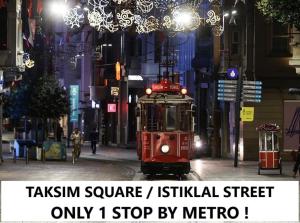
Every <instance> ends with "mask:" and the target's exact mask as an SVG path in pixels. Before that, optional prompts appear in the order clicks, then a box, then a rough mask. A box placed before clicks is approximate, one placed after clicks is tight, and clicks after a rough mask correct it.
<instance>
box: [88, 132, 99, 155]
mask: <svg viewBox="0 0 300 223" xmlns="http://www.w3.org/2000/svg"><path fill="white" fill-rule="evenodd" d="M90 140H91V149H92V152H93V154H96V145H97V141H98V132H97V130H96V128H94V129H93V131H92V132H91V133H90Z"/></svg>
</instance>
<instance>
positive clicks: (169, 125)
mask: <svg viewBox="0 0 300 223" xmlns="http://www.w3.org/2000/svg"><path fill="white" fill-rule="evenodd" d="M166 113H167V120H166V130H167V131H172V130H176V106H167V109H166Z"/></svg>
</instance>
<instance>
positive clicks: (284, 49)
mask: <svg viewBox="0 0 300 223" xmlns="http://www.w3.org/2000/svg"><path fill="white" fill-rule="evenodd" d="M289 43H290V36H289V26H288V25H284V24H281V23H278V22H273V25H272V45H271V54H272V55H275V56H276V55H278V56H282V55H290V45H289Z"/></svg>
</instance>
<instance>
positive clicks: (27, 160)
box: [25, 146, 29, 164]
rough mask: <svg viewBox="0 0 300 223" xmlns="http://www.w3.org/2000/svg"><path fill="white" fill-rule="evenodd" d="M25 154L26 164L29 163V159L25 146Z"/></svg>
mask: <svg viewBox="0 0 300 223" xmlns="http://www.w3.org/2000/svg"><path fill="white" fill-rule="evenodd" d="M25 152H26V164H28V163H29V157H28V147H27V146H25Z"/></svg>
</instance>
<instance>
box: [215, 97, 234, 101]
mask: <svg viewBox="0 0 300 223" xmlns="http://www.w3.org/2000/svg"><path fill="white" fill-rule="evenodd" d="M218 100H219V101H235V100H236V99H235V98H225V97H218Z"/></svg>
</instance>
